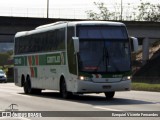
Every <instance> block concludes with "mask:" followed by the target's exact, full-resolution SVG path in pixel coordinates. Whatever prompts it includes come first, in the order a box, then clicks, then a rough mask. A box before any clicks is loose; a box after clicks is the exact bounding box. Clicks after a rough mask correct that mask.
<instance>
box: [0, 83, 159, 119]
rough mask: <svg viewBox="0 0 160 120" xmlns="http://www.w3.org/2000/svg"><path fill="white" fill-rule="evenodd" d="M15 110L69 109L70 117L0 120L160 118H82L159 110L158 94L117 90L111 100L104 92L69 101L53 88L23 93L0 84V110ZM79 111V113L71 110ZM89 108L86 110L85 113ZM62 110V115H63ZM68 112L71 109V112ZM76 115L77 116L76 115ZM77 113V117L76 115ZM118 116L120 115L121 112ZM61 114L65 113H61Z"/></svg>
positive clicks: (63, 111) (20, 89)
mask: <svg viewBox="0 0 160 120" xmlns="http://www.w3.org/2000/svg"><path fill="white" fill-rule="evenodd" d="M11 104H15V105H13V109H18V111H62V112H60V114H62V116H63V115H64V114H66V113H67V112H66V111H73V116H72V115H70V117H43V118H34V117H31V118H23V117H17V118H5V117H3V118H2V117H0V120H12V119H13V120H41V119H42V120H106V119H110V120H112V119H114V120H115V119H116V120H125V119H126V120H129V119H131V120H132V119H133V120H152V119H154V120H158V119H159V118H160V117H150V118H148V117H103V115H102V117H101V116H99V117H84V116H83V115H85V114H91V113H90V112H91V111H93V113H92V114H93V116H94V115H95V114H96V112H95V114H94V111H99V112H101V111H102V112H104V111H109V112H113V113H114V112H117V111H119V112H121V111H135V113H137V112H136V111H160V93H159V92H144V91H129V92H117V93H116V94H115V97H114V99H113V100H110V101H107V100H106V99H105V96H104V94H87V95H81V96H74V98H72V99H69V100H64V99H62V98H61V97H60V95H59V93H58V92H56V91H49V90H44V91H43V92H42V94H40V95H26V94H24V92H23V88H21V87H17V86H15V85H14V84H13V83H1V84H0V110H1V111H5V110H6V109H11V106H10V105H11ZM75 111H82V112H75ZM87 111H89V112H87ZM63 113H64V114H63ZM71 114H72V112H71ZM77 114H78V115H77ZM76 115H77V116H76ZM121 115H122V114H121ZM64 116H65V115H64Z"/></svg>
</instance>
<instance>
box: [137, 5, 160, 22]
mask: <svg viewBox="0 0 160 120" xmlns="http://www.w3.org/2000/svg"><path fill="white" fill-rule="evenodd" d="M138 10H139V14H138V16H137V19H138V20H139V21H154V22H158V21H160V12H159V11H160V4H158V5H154V4H151V3H148V2H147V3H143V2H142V3H141V4H140V5H139V6H138Z"/></svg>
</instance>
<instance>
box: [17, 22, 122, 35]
mask: <svg viewBox="0 0 160 120" xmlns="http://www.w3.org/2000/svg"><path fill="white" fill-rule="evenodd" d="M67 25H68V26H76V25H109V26H125V24H123V23H121V22H111V21H72V22H69V21H60V22H55V23H51V24H46V25H41V26H38V27H36V28H35V29H34V30H30V31H22V32H17V33H16V35H15V37H21V36H27V35H31V34H36V33H41V32H45V31H49V30H52V29H58V28H62V27H66V26H67Z"/></svg>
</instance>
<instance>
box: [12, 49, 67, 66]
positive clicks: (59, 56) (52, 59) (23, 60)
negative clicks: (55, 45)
mask: <svg viewBox="0 0 160 120" xmlns="http://www.w3.org/2000/svg"><path fill="white" fill-rule="evenodd" d="M36 56H38V62H37V63H38V64H36ZM27 58H28V59H27ZM29 58H31V63H30V65H29ZM14 64H15V66H27V65H28V66H37V65H65V64H66V55H65V52H62V53H54V54H44V55H32V56H23V57H22V56H21V57H15V58H14Z"/></svg>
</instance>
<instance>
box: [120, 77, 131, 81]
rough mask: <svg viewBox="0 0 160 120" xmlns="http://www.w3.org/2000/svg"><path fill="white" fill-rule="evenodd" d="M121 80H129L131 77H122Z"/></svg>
mask: <svg viewBox="0 0 160 120" xmlns="http://www.w3.org/2000/svg"><path fill="white" fill-rule="evenodd" d="M122 80H131V76H126V77H123V78H122Z"/></svg>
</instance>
